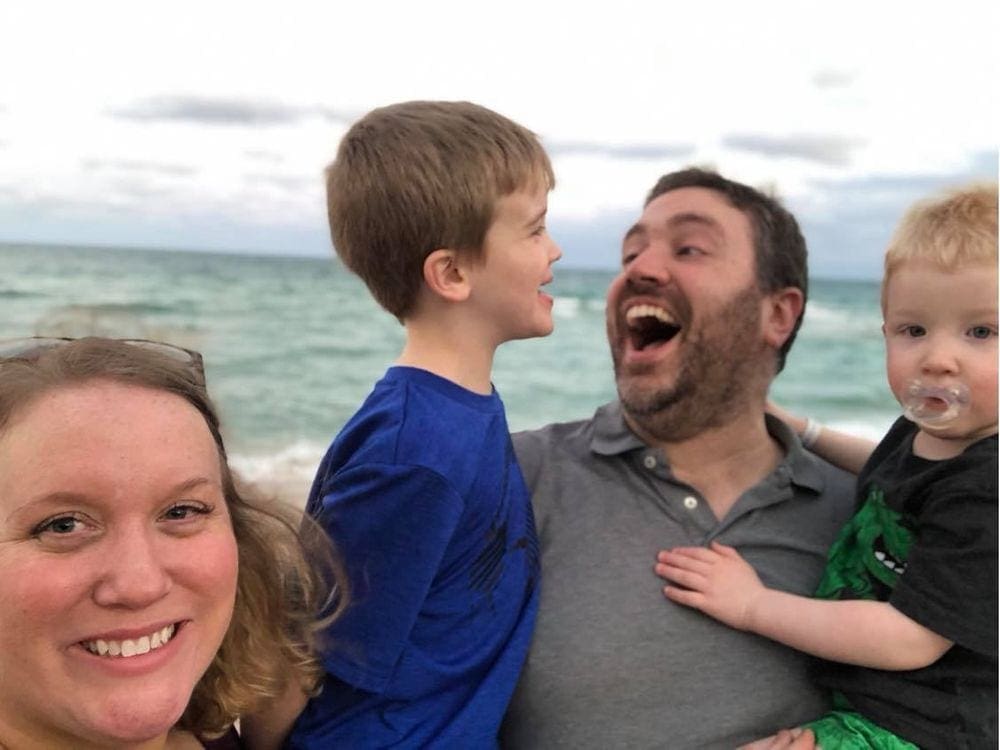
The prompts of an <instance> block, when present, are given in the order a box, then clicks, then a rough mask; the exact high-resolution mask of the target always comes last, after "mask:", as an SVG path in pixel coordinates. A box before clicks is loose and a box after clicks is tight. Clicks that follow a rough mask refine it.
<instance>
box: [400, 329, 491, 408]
mask: <svg viewBox="0 0 1000 750" xmlns="http://www.w3.org/2000/svg"><path fill="white" fill-rule="evenodd" d="M405 325H406V343H405V345H404V346H403V351H402V353H400V355H399V358H398V359H397V360H396V364H397V365H404V366H406V367H418V368H420V369H421V370H427V371H428V372H432V373H434V374H435V375H438V376H440V377H442V378H445V379H447V380H450V381H452V382H453V383H456V384H458V385H460V386H462V387H463V388H466V389H468V390H470V391H473V392H474V393H481V394H486V395H488V394H490V393H492V391H493V386H492V381H491V374H492V371H493V354H494V353H495V351H496V347H495V346H493V345H492V344H490V343H489V342H487V341H485V340H484V339H485V337H483V336H480V335H478V332H477V331H475V330H470V329H469V327H468V326H466V325H462V324H461V322H460V321H457V320H453V319H450V318H444V319H440V318H435V319H434V320H432V321H421V322H417V321H407V322H406V324H405Z"/></svg>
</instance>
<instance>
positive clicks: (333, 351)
mask: <svg viewBox="0 0 1000 750" xmlns="http://www.w3.org/2000/svg"><path fill="white" fill-rule="evenodd" d="M613 275H614V272H613V271H594V270H576V269H572V268H566V267H563V266H562V265H561V264H557V265H556V266H555V281H554V282H553V284H552V285H551V287H549V290H550V291H551V292H552V293H553V295H554V297H555V307H554V316H555V323H556V330H555V332H554V333H553V334H552V335H551V336H548V337H547V338H544V339H532V340H528V341H515V342H510V343H507V344H505V345H503V346H502V347H501V348H500V350H499V351H498V353H497V357H496V360H495V367H494V378H493V380H494V384H495V385H496V387H497V389H498V390H499V391H500V393H501V395H502V397H503V400H504V404H505V405H506V407H507V416H508V421H509V423H510V427H511V429H512V430H520V429H528V428H532V427H538V426H541V425H544V424H547V423H549V422H553V421H565V420H573V419H581V418H584V417H587V416H589V415H590V414H591V413H592V412H593V411H594V409H595V408H596V407H597V406H599V405H601V404H603V403H605V402H607V401H609V400H611V399H612V398H613V397H614V395H615V390H614V380H613V378H612V373H611V357H610V355H609V353H608V347H607V342H606V340H605V334H604V294H605V291H606V289H607V286H608V283H609V282H610V280H611V278H612V277H613ZM878 298H879V289H878V284H877V282H857V281H832V280H824V279H813V280H811V281H810V299H809V303H808V305H807V309H806V315H805V319H804V322H803V325H802V329H801V330H800V332H799V335H798V338H797V339H796V342H795V345H794V347H793V349H792V351H791V353H790V355H789V357H788V362H787V364H786V366H785V370H784V371H783V372H782V373H781V375H780V376H779V377H778V379H777V380H776V381H775V384H774V386H773V389H772V397H773V398H774V399H775V400H776V401H778V402H779V403H781V404H783V405H785V406H787V407H789V408H790V409H792V410H793V411H798V412H800V413H803V414H809V415H812V416H813V417H814V418H817V419H819V420H821V421H823V422H825V423H827V424H830V425H832V426H835V427H838V428H841V429H845V430H849V431H853V432H856V433H860V434H863V435H866V436H868V437H870V438H872V439H878V438H879V437H881V435H882V434H884V432H885V431H886V429H888V427H889V425H890V424H891V422H892V420H893V419H894V418H895V416H896V414H897V413H898V412H897V406H896V403H895V401H894V400H893V398H892V394H891V393H890V392H889V389H888V386H887V385H886V382H885V375H884V356H883V347H882V336H881V333H880V325H881V315H880V311H879V301H878ZM88 334H94V335H107V336H119V337H133V338H150V339H156V340H162V341H169V342H172V343H175V344H179V345H181V346H185V347H187V348H191V349H197V350H198V351H200V352H201V353H202V354H203V356H204V358H205V364H206V377H207V380H208V386H209V390H210V392H211V393H212V395H213V397H214V399H215V401H216V403H217V404H218V406H219V409H220V412H221V415H222V420H223V427H224V434H225V438H226V442H227V447H228V449H229V452H230V455H231V457H232V462H233V464H234V465H235V466H236V468H237V469H238V470H239V471H240V472H241V473H242V474H243V475H244V476H245V477H246V478H248V479H250V480H252V481H255V482H258V483H260V484H261V485H262V486H263V487H265V489H267V490H268V491H273V492H276V493H278V494H281V495H283V496H287V497H288V498H289V499H293V500H294V499H298V500H299V501H301V500H302V499H303V498H297V497H296V496H297V495H301V494H302V493H303V492H304V491H305V488H307V487H308V483H309V481H310V480H311V478H312V475H313V472H314V471H315V468H316V466H317V464H318V463H319V460H320V458H321V456H322V454H323V451H324V450H325V448H326V446H327V444H328V443H329V441H330V439H331V438H332V437H333V436H334V435H335V434H336V432H337V431H338V430H339V429H340V427H341V426H342V425H343V424H344V422H345V421H346V420H347V419H348V418H349V417H350V415H351V414H352V413H353V411H354V410H355V409H356V408H357V406H358V404H360V402H361V401H362V400H363V399H364V397H365V395H366V394H367V393H368V391H369V390H370V388H371V386H372V384H373V383H374V382H375V380H377V379H378V377H379V376H380V375H381V374H382V372H383V371H384V370H385V368H386V367H387V366H388V365H389V364H390V363H391V362H392V360H393V359H394V358H395V357H396V356H397V355H398V353H399V351H400V348H401V346H402V342H403V331H402V328H401V326H400V325H399V324H398V323H397V322H396V320H395V318H393V317H392V316H390V315H388V314H387V313H385V312H384V311H382V310H381V309H380V308H379V307H378V306H377V305H376V304H375V303H374V302H373V301H372V299H371V298H370V296H369V295H368V292H367V290H366V289H365V287H364V285H363V284H362V283H361V282H360V281H358V280H357V279H356V278H355V277H354V276H352V275H351V274H350V273H348V272H347V271H346V270H345V269H344V268H343V267H342V266H341V265H340V264H339V262H338V261H337V260H336V259H334V258H333V257H332V255H331V257H330V258H293V257H261V256H241V255H223V254H215V253H200V252H182V251H168V250H164V251H149V250H136V249H130V248H91V247H66V246H59V247H55V246H53V247H49V246H40V245H17V244H7V245H4V244H0V338H16V337H21V336H33V335H46V336H83V335H88Z"/></svg>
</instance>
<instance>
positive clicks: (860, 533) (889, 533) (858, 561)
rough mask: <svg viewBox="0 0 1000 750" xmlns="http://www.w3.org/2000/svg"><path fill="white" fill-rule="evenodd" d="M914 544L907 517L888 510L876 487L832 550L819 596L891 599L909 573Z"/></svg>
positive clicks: (819, 589) (826, 597)
mask: <svg viewBox="0 0 1000 750" xmlns="http://www.w3.org/2000/svg"><path fill="white" fill-rule="evenodd" d="M912 544H913V530H912V529H911V528H910V526H909V524H908V522H907V519H906V517H904V516H903V514H901V513H899V512H898V511H895V510H893V509H892V508H890V507H888V506H887V505H886V504H885V496H884V494H883V493H882V491H881V490H880V489H878V488H877V487H873V488H872V489H871V490H870V491H869V493H868V497H867V499H866V500H865V502H864V504H862V506H861V507H860V508H859V509H858V511H857V512H856V513H855V514H854V516H853V517H852V518H851V520H850V521H848V522H847V525H846V526H844V528H843V529H841V531H840V535H839V536H838V537H837V541H835V542H834V543H833V546H832V547H830V554H829V557H828V562H827V564H826V570H825V571H824V573H823V580H821V581H820V584H819V588H818V589H817V590H816V596H817V597H819V598H822V599H875V600H879V601H885V600H887V599H888V598H889V593H890V592H891V591H892V589H893V588H895V586H896V581H897V579H898V578H899V576H901V575H902V574H903V571H905V570H906V559H907V556H908V555H909V552H910V547H911V546H912Z"/></svg>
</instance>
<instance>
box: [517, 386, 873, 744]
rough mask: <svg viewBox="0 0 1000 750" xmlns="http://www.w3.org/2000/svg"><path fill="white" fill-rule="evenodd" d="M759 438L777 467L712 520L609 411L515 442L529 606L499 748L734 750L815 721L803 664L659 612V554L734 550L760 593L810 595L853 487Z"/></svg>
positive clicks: (701, 619) (744, 637) (615, 409)
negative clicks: (533, 533)
mask: <svg viewBox="0 0 1000 750" xmlns="http://www.w3.org/2000/svg"><path fill="white" fill-rule="evenodd" d="M767 427H768V430H769V432H770V433H771V435H772V436H774V437H775V438H776V439H777V440H778V441H779V442H781V444H782V445H783V446H784V447H785V451H786V455H785V459H784V461H783V462H782V463H781V464H780V465H779V466H778V467H777V468H776V469H775V470H774V472H772V473H771V475H770V476H768V477H766V478H765V479H764V480H763V481H762V482H761V483H760V484H758V485H757V486H755V487H752V488H750V489H749V490H747V492H745V493H744V494H743V495H742V496H741V497H740V498H739V499H738V500H737V502H736V504H735V505H734V506H733V508H732V509H731V510H730V512H729V514H728V515H727V516H726V517H725V518H723V519H722V520H721V521H717V520H716V518H715V516H714V515H713V513H712V511H711V509H710V508H709V507H708V505H707V504H706V502H705V501H704V498H702V496H701V495H700V494H699V493H698V492H697V490H695V489H694V488H692V487H690V486H688V485H686V484H684V483H682V482H680V481H678V480H677V479H675V478H674V477H673V475H672V474H671V472H670V467H669V466H667V465H666V464H665V462H664V460H663V456H662V454H661V453H660V452H659V451H657V450H654V449H651V448H649V447H648V446H646V445H645V444H644V443H643V442H642V441H641V440H639V438H637V437H636V436H635V435H634V434H633V433H632V432H631V431H630V430H629V429H628V428H627V427H626V425H625V422H624V420H623V418H622V414H621V408H620V406H619V404H618V403H617V402H616V403H612V404H608V405H606V406H603V407H601V408H600V409H598V410H597V412H596V414H595V415H594V418H593V419H591V420H588V421H583V422H572V423H564V424H555V425H549V426H548V427H545V428H543V429H541V430H536V431H531V432H522V433H518V434H516V435H515V436H514V447H515V449H516V451H517V456H518V460H519V462H520V464H521V469H522V471H523V472H524V476H525V479H526V481H527V483H528V487H529V488H530V489H531V490H532V499H533V505H534V509H535V520H536V523H537V525H538V534H539V542H540V545H541V555H542V599H541V607H540V611H539V615H538V623H537V626H536V629H535V636H534V641H533V644H532V648H531V652H530V654H529V656H528V660H527V662H526V664H525V668H524V671H523V673H522V676H521V680H520V683H519V685H518V688H517V691H516V693H515V695H514V699H513V701H512V702H511V706H510V709H509V711H508V714H507V718H506V720H505V722H504V726H503V731H502V734H501V737H502V742H503V744H504V746H505V747H511V748H557V747H572V748H653V747H656V748H715V747H718V748H734V747H736V746H737V745H739V744H740V743H742V742H746V741H749V740H752V739H755V738H758V737H762V736H766V735H768V734H770V733H772V732H774V731H776V730H778V729H780V728H782V727H787V726H793V725H795V724H797V723H799V722H802V721H807V720H809V719H814V718H816V717H818V716H819V715H820V714H821V713H822V712H823V711H824V710H825V709H826V707H827V703H826V699H825V696H824V695H823V694H822V693H821V692H820V691H819V690H818V689H817V688H816V687H815V686H813V684H812V683H811V682H810V680H809V678H808V676H807V674H806V667H807V663H808V658H807V657H805V656H804V655H802V654H799V653H797V652H794V651H792V650H790V649H787V648H785V647H784V646H780V645H778V644H776V643H773V642H771V641H769V640H767V639H765V638H761V637H759V636H756V635H752V634H749V633H743V632H740V631H736V630H733V629H731V628H728V627H726V626H725V625H722V624H720V623H718V622H716V621H714V620H712V619H711V618H710V617H708V616H707V615H703V614H701V613H700V612H697V611H695V610H691V609H688V608H685V607H683V606H681V605H679V604H675V603H673V602H671V601H669V600H667V599H666V598H665V597H664V596H663V593H662V590H661V589H662V587H663V584H664V582H663V581H662V580H661V579H660V578H658V577H657V576H656V575H655V574H654V573H653V565H654V563H655V557H656V553H657V551H659V550H661V549H664V548H668V547H674V546H678V545H704V544H707V543H708V542H709V541H711V540H713V539H718V540H719V541H721V542H723V543H724V544H728V545H731V546H734V547H736V548H737V549H738V550H739V551H740V553H741V554H742V555H743V556H744V557H745V558H746V559H747V561H748V562H750V563H751V564H752V565H753V566H754V567H755V568H756V569H757V571H758V573H759V574H760V577H761V579H762V580H763V582H764V583H765V585H768V586H771V587H775V588H780V589H784V590H786V591H791V592H794V593H798V594H804V595H810V594H812V592H813V590H814V589H815V587H816V584H817V583H818V581H819V578H820V574H821V573H822V570H823V566H824V563H825V561H826V551H827V548H828V547H829V546H830V543H831V542H832V541H833V539H834V537H835V536H836V533H837V531H838V530H839V528H840V526H841V525H842V524H843V523H844V522H845V521H846V520H847V518H848V517H849V515H850V513H851V508H852V504H853V503H852V499H853V491H854V477H853V475H851V474H848V473H846V472H843V471H840V470H839V469H835V468H833V467H832V466H830V465H829V464H827V463H825V462H824V461H821V460H820V459H818V458H817V457H815V456H814V455H813V454H811V453H808V452H806V451H804V450H803V449H802V446H801V444H800V442H799V440H798V438H797V437H795V436H794V434H793V433H792V432H791V431H790V430H789V429H788V428H787V427H786V426H785V425H784V424H783V423H781V422H779V421H777V420H772V419H771V418H770V417H769V418H768V424H767Z"/></svg>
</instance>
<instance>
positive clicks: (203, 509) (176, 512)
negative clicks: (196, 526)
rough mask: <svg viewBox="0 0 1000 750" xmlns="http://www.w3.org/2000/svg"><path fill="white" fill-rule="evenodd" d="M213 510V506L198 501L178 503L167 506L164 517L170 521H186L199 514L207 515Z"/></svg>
mask: <svg viewBox="0 0 1000 750" xmlns="http://www.w3.org/2000/svg"><path fill="white" fill-rule="evenodd" d="M211 512H212V508H211V507H210V506H206V505H201V504H196V503H178V504H177V505H172V506H170V507H169V508H167V510H166V511H165V512H164V514H163V517H164V518H165V519H167V520H168V521H185V520H188V519H191V518H193V517H197V516H207V515H208V514H209V513H211Z"/></svg>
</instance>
